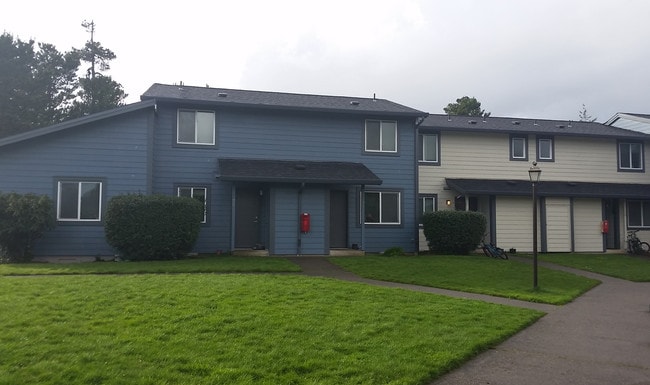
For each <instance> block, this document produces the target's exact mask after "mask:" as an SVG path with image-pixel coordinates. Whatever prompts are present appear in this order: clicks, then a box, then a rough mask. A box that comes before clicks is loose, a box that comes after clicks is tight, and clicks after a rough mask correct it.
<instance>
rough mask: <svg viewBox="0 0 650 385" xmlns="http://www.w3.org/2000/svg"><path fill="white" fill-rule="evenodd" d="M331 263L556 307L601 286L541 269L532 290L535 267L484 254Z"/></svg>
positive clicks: (368, 273) (371, 274) (383, 276)
mask: <svg viewBox="0 0 650 385" xmlns="http://www.w3.org/2000/svg"><path fill="white" fill-rule="evenodd" d="M331 261H332V262H334V263H336V264H337V265H339V266H341V267H342V268H344V269H346V270H349V271H351V272H353V273H355V274H358V275H360V276H363V277H366V278H370V279H377V280H382V281H391V282H401V283H409V284H415V285H422V286H430V287H438V288H443V289H450V290H459V291H465V292H470V293H480V294H489V295H494V296H499V297H506V298H515V299H520V300H524V301H531V302H542V303H549V304H555V305H561V304H565V303H568V302H570V301H572V300H573V299H574V298H576V297H578V296H580V295H581V294H583V293H584V292H586V291H587V290H589V289H591V288H593V287H594V286H596V285H598V284H599V283H600V281H597V280H594V279H589V278H585V277H580V276H577V275H574V274H570V273H566V272H561V271H556V270H550V269H545V268H541V267H540V268H539V270H538V281H539V284H538V289H537V290H533V272H532V266H531V265H529V264H525V263H521V262H516V261H511V260H507V261H506V260H499V259H493V258H487V257H485V256H483V255H480V256H479V255H470V256H438V255H436V256H414V257H383V256H366V257H363V258H332V259H331Z"/></svg>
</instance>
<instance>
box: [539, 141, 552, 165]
mask: <svg viewBox="0 0 650 385" xmlns="http://www.w3.org/2000/svg"><path fill="white" fill-rule="evenodd" d="M553 147H554V146H553V138H543V137H542V138H537V160H539V161H541V162H552V161H553V160H554V156H555V155H554V151H553V150H554V148H553Z"/></svg>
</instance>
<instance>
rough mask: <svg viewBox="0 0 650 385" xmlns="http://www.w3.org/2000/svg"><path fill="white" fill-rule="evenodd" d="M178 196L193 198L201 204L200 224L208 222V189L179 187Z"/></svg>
mask: <svg viewBox="0 0 650 385" xmlns="http://www.w3.org/2000/svg"><path fill="white" fill-rule="evenodd" d="M178 196H179V197H188V198H194V199H196V200H198V201H200V202H201V203H203V220H202V221H201V223H207V222H208V189H207V188H206V187H179V188H178Z"/></svg>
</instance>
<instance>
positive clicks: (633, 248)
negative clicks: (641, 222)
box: [627, 230, 650, 255]
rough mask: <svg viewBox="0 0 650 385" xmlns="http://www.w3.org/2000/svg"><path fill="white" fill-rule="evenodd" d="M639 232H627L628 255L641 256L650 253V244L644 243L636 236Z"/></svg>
mask: <svg viewBox="0 0 650 385" xmlns="http://www.w3.org/2000/svg"><path fill="white" fill-rule="evenodd" d="M638 232H639V230H630V231H628V232H627V253H628V254H634V255H640V254H648V253H650V244H649V243H648V242H643V241H641V240H640V239H639V237H638V236H637V235H636V233H638Z"/></svg>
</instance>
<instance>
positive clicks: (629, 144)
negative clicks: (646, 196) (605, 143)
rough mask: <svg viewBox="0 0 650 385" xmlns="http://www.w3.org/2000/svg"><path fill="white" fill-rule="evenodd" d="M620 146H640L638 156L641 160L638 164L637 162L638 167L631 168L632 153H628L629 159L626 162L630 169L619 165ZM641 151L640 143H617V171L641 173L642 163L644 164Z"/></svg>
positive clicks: (641, 145) (642, 149)
mask: <svg viewBox="0 0 650 385" xmlns="http://www.w3.org/2000/svg"><path fill="white" fill-rule="evenodd" d="M621 145H627V146H632V145H638V146H640V151H639V156H640V158H641V159H639V160H640V162H639V164H640V166H639V167H632V163H633V162H632V151H630V159H628V161H629V162H630V167H623V165H622V164H621V160H622V159H621ZM643 151H644V148H643V144H642V143H639V142H618V151H617V154H618V169H619V170H626V171H643V162H644V160H643Z"/></svg>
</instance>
